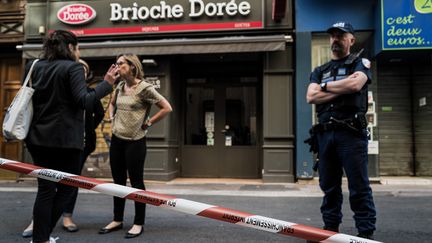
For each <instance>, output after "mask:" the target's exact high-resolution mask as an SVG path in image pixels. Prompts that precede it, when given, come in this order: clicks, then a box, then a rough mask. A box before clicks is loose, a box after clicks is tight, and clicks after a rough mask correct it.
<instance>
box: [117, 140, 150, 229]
mask: <svg viewBox="0 0 432 243" xmlns="http://www.w3.org/2000/svg"><path fill="white" fill-rule="evenodd" d="M146 153H147V145H146V138H145V137H144V138H142V139H139V140H136V141H129V140H123V139H120V138H118V137H116V136H115V135H113V136H112V140H111V146H110V165H111V174H112V177H113V179H114V183H115V184H119V185H123V186H125V185H126V180H127V174H129V180H130V183H131V185H132V187H134V188H137V189H143V190H145V186H144V161H145V157H146ZM125 202H126V200H125V199H124V198H119V197H114V221H123V215H124V207H125ZM134 203H135V219H134V224H136V225H144V222H145V212H146V204H144V203H140V202H134Z"/></svg>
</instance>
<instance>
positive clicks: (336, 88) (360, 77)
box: [327, 71, 368, 95]
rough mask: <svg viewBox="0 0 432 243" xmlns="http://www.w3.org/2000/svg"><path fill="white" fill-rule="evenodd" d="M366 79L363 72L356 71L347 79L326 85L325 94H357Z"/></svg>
mask: <svg viewBox="0 0 432 243" xmlns="http://www.w3.org/2000/svg"><path fill="white" fill-rule="evenodd" d="M367 80H368V77H367V76H366V74H365V73H364V72H361V71H357V72H355V73H353V74H351V75H350V76H348V77H347V78H344V79H341V80H338V81H335V82H328V83H327V92H330V93H334V94H340V95H341V94H352V93H356V92H359V91H360V90H361V89H362V88H363V86H364V85H365V84H366V82H367Z"/></svg>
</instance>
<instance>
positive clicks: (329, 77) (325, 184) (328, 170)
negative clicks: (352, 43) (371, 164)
mask: <svg viewBox="0 0 432 243" xmlns="http://www.w3.org/2000/svg"><path fill="white" fill-rule="evenodd" d="M357 71H360V72H363V73H364V74H366V76H367V78H368V81H367V83H366V84H365V85H364V87H363V88H362V89H361V90H360V91H359V92H356V93H352V94H344V95H340V96H338V97H337V98H335V99H333V100H331V101H329V102H327V103H324V104H319V105H317V106H316V109H317V114H318V120H319V124H320V125H322V129H321V131H319V132H317V138H318V149H319V153H318V156H319V157H318V158H319V165H318V170H319V177H320V187H321V190H322V191H323V192H324V198H323V202H322V205H321V213H322V217H323V221H324V224H325V226H324V228H325V229H328V230H333V231H338V228H339V224H341V223H342V212H341V209H342V202H343V198H342V189H341V184H342V175H343V170H344V171H345V174H346V177H347V179H348V188H349V192H350V195H349V201H350V206H351V210H352V211H353V212H354V220H355V223H356V228H357V229H358V231H359V235H372V234H373V232H374V230H375V222H376V212H375V205H374V202H373V198H372V190H371V188H370V185H369V178H368V172H367V165H368V154H367V144H368V140H367V132H366V129H365V127H366V125H365V124H364V123H362V122H361V121H360V122H358V121H359V119H360V120H361V119H364V115H365V114H366V112H367V96H368V94H367V93H368V91H367V86H368V84H370V83H371V71H370V62H369V61H368V60H367V59H364V58H358V57H354V58H353V56H352V55H350V56H347V57H345V58H342V59H339V60H331V61H330V62H328V63H326V64H324V65H322V66H319V67H317V68H315V70H314V71H313V72H312V74H311V82H313V83H317V84H320V85H321V84H322V85H321V87H322V88H323V87H326V86H325V84H324V83H328V82H338V80H341V79H344V78H346V77H348V76H349V75H351V74H353V73H354V72H357ZM335 121H339V123H338V122H335ZM344 124H345V125H346V126H345V125H344ZM350 125H351V127H350Z"/></svg>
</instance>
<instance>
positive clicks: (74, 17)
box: [57, 3, 96, 25]
mask: <svg viewBox="0 0 432 243" xmlns="http://www.w3.org/2000/svg"><path fill="white" fill-rule="evenodd" d="M57 18H58V19H59V20H60V21H61V22H63V23H65V24H71V25H80V24H85V23H88V22H90V21H92V20H93V19H94V18H96V11H95V10H94V9H93V8H92V7H90V6H89V5H87V4H82V3H79V4H69V5H66V6H64V7H62V8H61V9H60V10H59V11H58V12H57Z"/></svg>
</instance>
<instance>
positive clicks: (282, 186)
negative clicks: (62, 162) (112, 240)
mask: <svg viewBox="0 0 432 243" xmlns="http://www.w3.org/2000/svg"><path fill="white" fill-rule="evenodd" d="M100 180H104V181H109V182H111V181H110V180H109V179H106V178H105V179H100ZM145 184H146V188H147V190H148V191H152V192H156V193H161V194H166V195H219V196H253V197H321V196H322V192H321V190H320V189H319V185H318V178H314V179H311V180H299V181H298V182H297V183H263V182H262V180H261V179H212V178H208V179H207V178H206V179H202V178H176V179H174V180H171V181H168V182H163V181H147V180H146V181H145ZM346 184H347V182H346V179H345V178H344V180H343V190H344V192H347V191H348V189H347V185H346ZM371 186H372V189H373V191H374V193H391V194H394V195H396V194H397V195H404V194H410V195H412V193H419V194H420V193H421V194H422V195H423V194H424V195H432V177H380V178H379V179H378V178H374V179H371ZM36 189H37V182H36V179H35V178H31V177H26V178H24V179H23V180H21V181H18V182H17V181H0V191H15V192H17V191H21V192H36ZM80 193H96V192H93V191H89V190H85V189H80Z"/></svg>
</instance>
